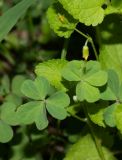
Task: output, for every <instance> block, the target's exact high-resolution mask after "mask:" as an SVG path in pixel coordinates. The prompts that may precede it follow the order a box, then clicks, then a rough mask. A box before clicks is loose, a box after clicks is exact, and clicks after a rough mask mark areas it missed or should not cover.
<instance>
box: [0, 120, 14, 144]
mask: <svg viewBox="0 0 122 160" xmlns="http://www.w3.org/2000/svg"><path fill="white" fill-rule="evenodd" d="M12 137H13V130H12V128H11V127H10V126H9V125H8V124H6V123H5V122H3V121H2V120H0V142H1V143H7V142H8V141H10V140H11V139H12Z"/></svg>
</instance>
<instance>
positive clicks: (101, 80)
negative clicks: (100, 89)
mask: <svg viewBox="0 0 122 160" xmlns="http://www.w3.org/2000/svg"><path fill="white" fill-rule="evenodd" d="M107 79H108V76H107V73H106V72H104V71H98V72H96V73H94V74H92V75H91V76H89V77H86V79H85V81H86V82H88V83H89V84H91V85H93V86H102V85H104V84H105V83H106V82H107Z"/></svg>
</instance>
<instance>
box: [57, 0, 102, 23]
mask: <svg viewBox="0 0 122 160" xmlns="http://www.w3.org/2000/svg"><path fill="white" fill-rule="evenodd" d="M59 2H60V3H61V4H62V5H63V7H64V8H65V9H66V10H67V11H68V12H69V13H70V14H71V15H72V16H73V17H74V18H75V19H77V20H79V21H80V22H81V23H85V24H86V25H88V26H89V25H93V26H96V25H98V24H99V23H101V22H102V21H103V18H104V9H103V8H102V5H103V4H104V2H105V0H99V1H98V0H92V1H89V0H82V1H81V0H70V1H69V0H59Z"/></svg>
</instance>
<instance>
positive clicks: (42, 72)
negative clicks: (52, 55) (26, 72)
mask: <svg viewBox="0 0 122 160" xmlns="http://www.w3.org/2000/svg"><path fill="white" fill-rule="evenodd" d="M66 64H67V61H66V60H61V59H53V60H49V61H47V62H43V63H39V64H38V65H37V66H36V69H35V73H36V75H37V76H43V77H45V78H47V79H48V81H49V82H50V83H51V85H53V86H55V88H57V89H59V90H64V91H66V88H65V87H64V86H63V84H62V83H61V81H62V76H61V71H62V69H63V67H64V66H65V65H66Z"/></svg>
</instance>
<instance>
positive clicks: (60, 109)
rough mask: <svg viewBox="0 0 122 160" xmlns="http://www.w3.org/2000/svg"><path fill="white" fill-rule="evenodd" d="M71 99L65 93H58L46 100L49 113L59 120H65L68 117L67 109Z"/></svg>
mask: <svg viewBox="0 0 122 160" xmlns="http://www.w3.org/2000/svg"><path fill="white" fill-rule="evenodd" d="M69 103H70V99H69V97H68V95H67V94H66V93H64V92H61V91H59V92H56V93H55V94H53V95H52V96H51V97H49V98H48V99H47V100H46V108H47V110H48V112H49V113H50V114H51V115H52V116H53V117H54V118H57V119H60V120H62V119H65V118H66V116H67V111H66V109H65V108H66V107H67V106H68V105H69Z"/></svg>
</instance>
